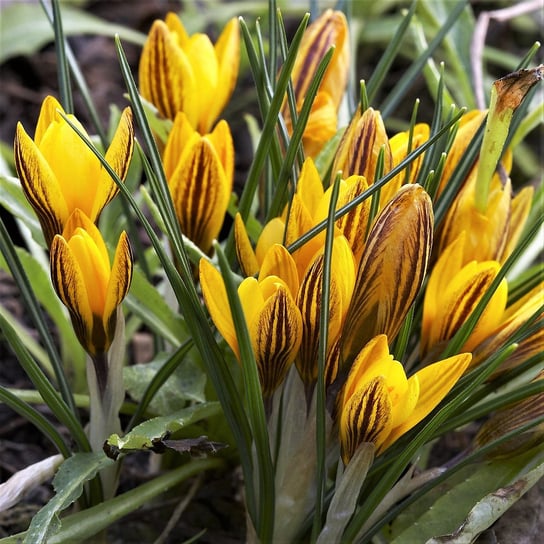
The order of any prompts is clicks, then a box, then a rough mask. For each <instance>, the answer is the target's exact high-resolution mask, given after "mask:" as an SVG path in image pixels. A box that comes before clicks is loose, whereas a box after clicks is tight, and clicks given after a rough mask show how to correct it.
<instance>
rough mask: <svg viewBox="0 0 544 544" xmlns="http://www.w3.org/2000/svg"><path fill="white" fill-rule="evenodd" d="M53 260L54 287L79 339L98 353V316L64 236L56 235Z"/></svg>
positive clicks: (51, 256) (51, 255)
mask: <svg viewBox="0 0 544 544" xmlns="http://www.w3.org/2000/svg"><path fill="white" fill-rule="evenodd" d="M50 263H51V280H52V282H53V286H54V287H55V290H56V292H57V294H58V296H59V298H60V299H61V301H62V303H63V304H64V305H65V306H66V307H67V308H68V310H69V311H70V317H71V319H72V324H73V327H74V331H75V333H76V335H77V338H78V340H79V342H80V343H81V345H82V346H83V347H84V348H85V349H86V350H87V351H88V352H89V353H91V354H95V353H96V352H95V349H94V347H93V343H92V340H91V339H92V331H93V323H94V317H93V314H92V311H91V307H90V304H89V298H88V294H87V288H86V285H85V281H84V278H83V274H82V271H81V268H80V266H79V263H78V262H77V261H76V259H75V258H74V256H73V254H72V250H71V249H70V247H69V246H68V243H67V242H66V240H65V239H64V238H63V237H62V236H60V235H56V236H55V237H54V238H53V241H52V243H51V252H50Z"/></svg>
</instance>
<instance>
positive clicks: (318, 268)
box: [296, 236, 355, 384]
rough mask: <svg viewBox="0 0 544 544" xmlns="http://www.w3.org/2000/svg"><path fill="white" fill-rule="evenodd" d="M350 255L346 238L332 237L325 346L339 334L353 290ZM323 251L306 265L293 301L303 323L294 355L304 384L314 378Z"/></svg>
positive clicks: (352, 266)
mask: <svg viewBox="0 0 544 544" xmlns="http://www.w3.org/2000/svg"><path fill="white" fill-rule="evenodd" d="M354 270H355V268H354V262H353V255H352V254H351V250H350V248H349V245H348V243H347V241H346V239H345V238H344V237H343V236H338V237H336V238H335V240H334V245H333V252H332V258H331V281H330V298H329V301H328V303H329V326H328V335H329V346H331V345H332V344H333V342H334V341H335V340H336V338H337V337H338V335H339V334H340V331H341V328H342V323H343V320H344V316H345V312H346V307H347V305H348V304H349V299H350V297H351V293H352V290H353V282H354V278H355V272H354ZM322 287H323V253H321V254H319V255H317V256H316V257H315V259H314V260H313V262H312V263H311V265H310V266H309V267H308V270H307V272H306V274H305V275H304V278H303V279H302V282H301V284H300V287H299V291H298V296H297V305H298V307H299V308H300V312H301V315H302V324H303V336H302V344H301V347H300V352H299V357H298V359H297V363H296V364H297V369H298V371H299V374H300V375H301V378H302V380H303V381H304V382H305V383H306V384H311V383H313V382H314V381H315V380H316V378H317V354H318V347H319V327H320V325H319V319H320V315H321V308H322V302H323V300H322Z"/></svg>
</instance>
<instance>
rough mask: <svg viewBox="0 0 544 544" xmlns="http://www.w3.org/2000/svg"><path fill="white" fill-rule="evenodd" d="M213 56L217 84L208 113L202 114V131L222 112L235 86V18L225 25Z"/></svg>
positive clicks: (237, 39)
mask: <svg viewBox="0 0 544 544" xmlns="http://www.w3.org/2000/svg"><path fill="white" fill-rule="evenodd" d="M215 54H216V56H217V62H218V75H217V81H218V82H219V84H218V85H217V86H216V89H215V96H214V99H213V100H212V101H211V104H210V107H209V111H208V112H204V115H203V119H202V123H201V127H202V130H203V131H207V130H209V129H210V127H211V125H212V124H213V122H214V121H215V119H217V117H218V116H219V115H220V113H221V112H222V111H223V109H224V108H225V106H226V104H227V102H228V100H229V99H230V97H231V95H232V92H233V91H234V87H235V85H236V79H237V78H238V69H239V65H240V29H239V23H238V20H237V19H236V18H232V19H231V20H230V21H229V22H228V23H227V24H226V25H225V28H224V29H223V32H221V35H220V36H219V38H218V40H217V43H216V44H215Z"/></svg>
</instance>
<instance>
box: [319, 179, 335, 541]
mask: <svg viewBox="0 0 544 544" xmlns="http://www.w3.org/2000/svg"><path fill="white" fill-rule="evenodd" d="M339 192H340V175H337V176H336V179H335V181H334V185H333V188H332V193H331V200H330V203H329V214H328V217H327V233H326V236H325V248H324V254H323V279H322V284H321V301H322V302H321V312H320V315H319V347H318V358H317V384H316V392H315V394H316V411H315V418H316V426H315V434H316V449H317V463H316V501H315V510H314V524H313V527H312V541H313V542H316V540H317V538H318V536H319V533H320V532H321V528H322V523H323V519H322V517H323V509H324V501H325V484H326V482H327V477H326V469H327V467H326V455H327V452H326V446H327V436H326V415H327V414H326V398H325V362H326V361H327V352H328V347H329V318H330V317H329V316H330V297H331V271H332V266H331V262H332V248H333V242H334V228H335V219H334V211H335V209H336V202H337V201H338V195H339Z"/></svg>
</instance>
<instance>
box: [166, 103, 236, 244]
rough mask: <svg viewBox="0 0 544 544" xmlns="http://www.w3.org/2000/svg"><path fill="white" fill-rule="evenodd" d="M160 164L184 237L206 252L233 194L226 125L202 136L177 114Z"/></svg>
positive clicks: (219, 228)
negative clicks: (162, 167)
mask: <svg viewBox="0 0 544 544" xmlns="http://www.w3.org/2000/svg"><path fill="white" fill-rule="evenodd" d="M163 165H164V171H165V174H166V178H167V180H168V186H169V188H170V193H171V195H172V200H173V203H174V208H175V210H176V215H177V218H178V221H179V223H180V225H181V229H182V232H183V234H185V235H186V236H187V237H188V238H189V239H190V240H192V241H193V242H194V243H195V244H196V245H197V246H198V247H200V248H201V249H202V251H204V252H209V251H210V248H211V246H212V242H213V240H214V239H215V238H217V236H218V235H219V231H220V230H221V226H222V224H223V220H224V217H225V213H226V211H227V206H228V203H229V199H230V195H231V193H232V183H233V181H232V180H233V173H234V146H233V143H232V136H231V133H230V129H229V126H228V124H227V123H226V121H220V122H219V123H217V125H216V126H215V128H214V129H213V131H212V132H211V133H210V134H205V135H201V134H200V133H199V132H198V131H196V130H194V129H193V128H192V127H191V124H190V123H189V121H188V119H187V116H186V115H185V114H184V113H183V112H181V113H178V115H177V116H176V119H175V121H174V124H173V126H172V130H171V132H170V134H169V136H168V140H167V142H166V147H165V149H164V155H163Z"/></svg>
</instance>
